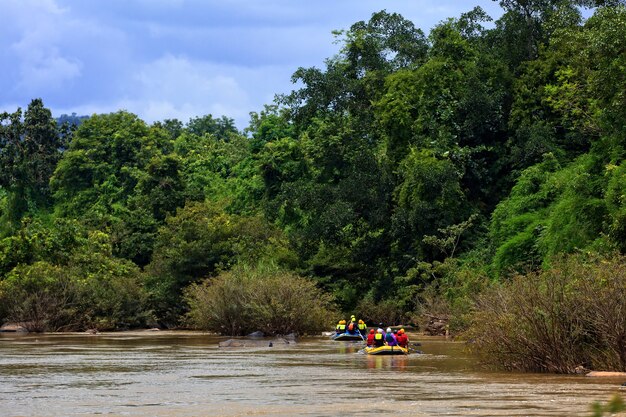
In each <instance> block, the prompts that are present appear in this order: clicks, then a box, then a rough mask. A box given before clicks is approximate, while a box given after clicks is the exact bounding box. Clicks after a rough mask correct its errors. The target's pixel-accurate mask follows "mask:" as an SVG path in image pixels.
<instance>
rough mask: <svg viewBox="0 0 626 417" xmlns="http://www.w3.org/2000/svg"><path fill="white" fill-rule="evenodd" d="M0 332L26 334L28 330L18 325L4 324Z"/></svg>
mask: <svg viewBox="0 0 626 417" xmlns="http://www.w3.org/2000/svg"><path fill="white" fill-rule="evenodd" d="M0 332H16V333H28V329H27V328H26V327H24V326H23V325H22V324H20V323H6V324H5V325H3V326H2V327H0Z"/></svg>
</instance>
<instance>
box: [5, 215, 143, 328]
mask: <svg viewBox="0 0 626 417" xmlns="http://www.w3.org/2000/svg"><path fill="white" fill-rule="evenodd" d="M5 245H7V246H8V247H10V248H11V249H12V250H10V251H6V252H4V251H3V253H2V255H3V256H2V258H3V259H2V260H3V266H4V267H5V269H8V272H6V274H3V276H4V279H2V280H0V287H1V288H0V297H1V298H2V305H3V309H4V311H3V312H0V314H4V315H3V316H0V321H1V320H3V319H9V320H12V321H17V322H24V323H26V324H25V325H26V327H27V328H29V330H32V331H46V330H53V331H54V330H80V329H85V328H94V327H95V328H98V329H101V330H112V329H119V328H128V327H137V326H140V325H145V323H146V321H147V320H148V319H149V315H148V314H147V313H146V312H145V310H144V309H145V293H144V290H143V288H142V283H141V276H140V273H139V269H138V268H137V267H136V266H135V265H134V264H133V263H132V262H129V261H125V260H122V259H118V258H114V257H113V256H112V251H111V246H110V244H109V237H108V236H107V235H106V234H104V233H102V232H92V233H87V232H86V231H85V230H84V229H82V228H81V227H80V226H78V224H77V223H76V222H65V221H59V222H57V223H56V224H55V225H53V226H52V227H51V228H47V227H45V226H43V225H41V224H38V223H33V224H27V225H25V226H24V227H23V228H22V231H21V233H20V234H19V235H18V236H16V237H12V238H6V239H4V240H3V241H2V246H3V247H7V246H5ZM11 258H12V259H11ZM16 258H17V259H16Z"/></svg>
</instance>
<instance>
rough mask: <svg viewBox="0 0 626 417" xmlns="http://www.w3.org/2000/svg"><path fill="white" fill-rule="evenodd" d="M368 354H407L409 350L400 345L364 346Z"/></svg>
mask: <svg viewBox="0 0 626 417" xmlns="http://www.w3.org/2000/svg"><path fill="white" fill-rule="evenodd" d="M363 350H364V351H365V353H367V354H368V355H408V353H409V350H408V349H405V348H403V347H400V346H380V347H366V348H365V349H363Z"/></svg>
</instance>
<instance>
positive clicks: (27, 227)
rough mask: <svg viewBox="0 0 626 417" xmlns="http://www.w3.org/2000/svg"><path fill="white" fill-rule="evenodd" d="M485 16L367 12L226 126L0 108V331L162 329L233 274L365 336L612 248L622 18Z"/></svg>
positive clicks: (624, 225) (621, 125) (624, 230)
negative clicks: (297, 282) (286, 85)
mask: <svg viewBox="0 0 626 417" xmlns="http://www.w3.org/2000/svg"><path fill="white" fill-rule="evenodd" d="M500 3H501V5H502V7H503V9H504V14H503V16H502V17H501V18H500V19H499V20H497V21H495V22H492V21H491V18H490V17H489V16H487V15H486V14H485V13H484V12H483V11H482V10H481V9H480V8H476V9H473V10H471V11H469V12H467V13H465V14H463V15H461V16H458V17H455V18H450V19H449V20H447V21H444V22H441V23H440V24H439V25H437V26H436V27H434V28H432V29H431V30H430V32H429V34H428V36H426V35H425V33H424V31H423V30H422V29H420V28H416V27H415V26H414V25H413V23H411V22H410V21H408V20H406V19H404V18H403V17H402V16H400V15H398V14H394V13H389V12H386V11H381V12H378V13H376V14H374V15H372V17H371V19H370V20H369V21H360V22H356V23H354V24H353V25H352V26H351V27H350V28H348V29H346V30H341V31H337V32H336V37H337V39H338V40H339V41H340V44H341V46H342V47H341V50H340V52H339V53H338V54H337V55H336V56H333V57H329V58H328V59H327V60H326V62H325V65H324V67H323V68H299V69H298V70H297V71H296V72H295V73H294V74H293V81H294V82H297V83H298V85H299V86H301V87H300V88H298V89H296V90H294V91H293V92H292V93H290V94H287V95H284V96H279V97H277V99H276V101H275V102H274V103H272V104H269V105H267V106H266V107H265V108H264V109H263V110H260V111H259V112H258V113H253V114H251V120H250V125H249V127H247V128H246V129H245V130H244V131H238V129H237V128H236V127H235V125H234V122H233V120H232V119H230V118H228V117H227V116H222V117H220V118H214V117H213V116H212V115H207V116H202V117H196V118H193V119H191V120H189V121H188V122H186V123H184V122H181V121H179V120H164V121H161V122H156V123H153V124H148V123H146V122H144V121H142V120H141V119H140V118H138V117H137V116H136V115H133V114H130V113H128V112H126V111H118V112H116V113H112V114H98V115H92V116H91V117H89V118H88V119H86V120H82V123H81V124H80V126H78V127H76V126H75V125H70V124H57V122H56V120H55V119H54V118H53V117H52V115H51V112H50V111H49V110H48V109H46V107H45V106H44V103H43V101H42V100H41V99H35V100H33V101H32V102H31V103H30V104H29V105H28V107H27V109H26V110H25V111H24V112H23V113H22V111H21V110H20V109H17V111H16V112H15V113H4V114H0V163H1V166H2V170H1V172H0V236H1V240H0V322H3V321H9V320H17V321H28V322H31V323H35V324H34V325H33V327H34V328H35V329H37V330H72V329H85V328H91V327H96V328H99V329H120V328H130V327H138V326H147V325H149V326H153V325H160V326H167V327H173V326H178V325H181V324H182V323H184V322H185V321H184V318H185V317H189V315H187V313H188V310H189V305H190V304H192V305H193V304H194V303H197V302H198V298H197V297H196V296H195V295H194V292H193V291H194V289H195V291H198V290H200V289H202V288H204V289H206V287H202V285H210V282H212V280H218V279H219V282H222V283H223V282H225V281H228V277H237V276H239V275H241V271H242V270H244V271H245V270H246V268H251V269H252V270H253V271H255V272H254V274H259V273H261V272H262V271H263V270H266V269H270V270H271V271H273V272H272V273H271V274H273V275H272V276H275V275H276V274H277V273H278V272H276V271H279V272H280V271H282V272H281V273H283V274H285V276H292V275H293V276H299V277H306V278H308V279H309V280H312V281H313V282H315V283H316V284H317V288H319V289H321V290H322V291H323V292H324V293H326V294H329V295H331V296H332V298H333V300H334V303H335V305H336V306H337V308H338V310H341V311H345V312H355V313H356V314H358V315H359V317H363V318H364V319H366V320H367V321H368V322H370V323H371V322H376V323H377V322H379V321H384V322H386V323H400V322H403V323H407V322H411V321H413V322H416V321H418V317H419V316H420V314H421V313H424V312H431V313H433V314H439V313H441V314H452V315H454V317H456V319H455V320H456V321H455V320H453V321H452V322H451V324H452V326H459V327H464V326H465V325H466V323H464V322H463V319H462V318H461V317H462V316H463V315H464V314H465V313H467V312H468V311H470V310H472V308H473V307H472V305H473V304H472V303H473V301H472V300H473V299H474V297H475V296H476V295H477V294H479V293H481V291H482V289H483V288H485V287H487V286H489V285H491V284H492V283H494V282H504V281H506V280H508V279H509V278H510V277H511V276H512V275H514V274H516V273H520V272H522V273H526V272H530V271H535V270H538V269H546V268H550V266H551V265H552V263H553V260H554V259H555V257H560V256H564V255H567V254H578V255H580V254H586V255H589V256H598V257H600V258H602V257H609V258H611V257H612V258H615V257H617V256H619V255H618V254H620V253H624V252H625V251H626V197H625V195H626V162H625V157H626V8H625V7H624V5H623V4H620V3H621V2H619V1H615V2H606V1H604V2H599V1H596V2H590V1H558V0H528V1H526V0H524V1H522V0H503V1H501V2H500ZM583 6H584V7H595V8H594V9H592V10H593V15H592V16H591V17H589V18H588V19H586V20H585V19H583V18H582V15H581V11H580V7H583ZM580 262H587V261H585V260H581V261H580ZM268 265H270V266H268ZM242 268H243V269H242ZM233 271H235V272H233ZM259 271H261V272H259ZM233 279H234V278H233ZM205 280H208V283H209V284H201V283H202V282H204V281H205ZM277 282H280V280H278V281H277ZM302 285H305V284H302ZM305 286H306V285H305ZM298 288H300V287H298ZM228 294H231V295H228ZM236 294H237V293H236V292H233V293H228V292H225V293H224V295H223V297H224V299H225V300H229V297H237V295H236ZM316 297H319V295H316ZM230 301H233V299H230ZM225 314H226V313H225ZM229 314H230V313H229ZM320 317H321V316H320ZM323 319H324V320H326V319H327V318H323ZM320 320H322V319H320ZM327 324H328V325H330V324H331V323H330V322H328V323H327ZM625 358H626V356H625Z"/></svg>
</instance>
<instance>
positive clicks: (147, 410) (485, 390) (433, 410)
mask: <svg viewBox="0 0 626 417" xmlns="http://www.w3.org/2000/svg"><path fill="white" fill-rule="evenodd" d="M415 339H416V338H415V337H413V338H412V340H415ZM222 340H225V338H218V337H216V336H213V335H208V334H204V333H193V332H132V333H105V334H97V335H89V334H45V335H18V334H1V335H0V416H3V417H4V416H91V415H115V416H203V415H206V416H360V417H362V416H364V415H365V414H366V413H368V414H369V413H375V414H376V415H377V416H588V415H590V405H591V403H592V402H593V401H602V402H606V401H607V400H609V399H610V398H611V396H612V395H613V394H614V393H616V392H621V393H622V394H623V393H624V392H623V391H620V389H621V388H622V387H621V383H622V382H624V381H622V380H606V379H595V378H587V377H583V376H556V375H543V374H515V373H497V372H488V371H485V370H484V369H482V368H481V367H480V366H478V364H477V363H476V360H475V359H474V358H472V356H471V355H469V354H468V353H467V352H466V351H465V349H464V345H463V343H458V342H450V341H445V340H442V339H439V338H423V339H421V342H422V347H421V349H422V351H423V352H424V353H423V354H411V355H409V356H402V357H399V356H393V357H392V356H386V357H380V356H378V357H377V356H367V355H363V354H359V353H358V349H359V348H360V347H361V346H360V345H359V344H358V343H357V344H355V343H350V342H333V341H330V340H329V339H328V338H323V337H319V338H308V339H303V340H300V341H298V343H297V344H289V345H278V344H276V345H274V346H273V347H269V346H268V347H265V346H263V347H255V348H219V347H218V342H219V341H222Z"/></svg>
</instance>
